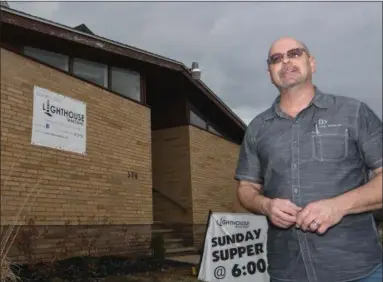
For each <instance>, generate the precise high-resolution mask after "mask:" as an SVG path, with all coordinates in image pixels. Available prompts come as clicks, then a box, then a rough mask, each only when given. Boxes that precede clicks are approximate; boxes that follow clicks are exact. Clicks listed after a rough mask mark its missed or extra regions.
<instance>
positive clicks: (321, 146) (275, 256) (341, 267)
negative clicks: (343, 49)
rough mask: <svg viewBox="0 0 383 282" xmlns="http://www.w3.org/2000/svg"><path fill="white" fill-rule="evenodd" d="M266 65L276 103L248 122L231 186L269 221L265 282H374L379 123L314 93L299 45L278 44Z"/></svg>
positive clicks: (362, 109) (360, 106)
mask: <svg viewBox="0 0 383 282" xmlns="http://www.w3.org/2000/svg"><path fill="white" fill-rule="evenodd" d="M267 65H268V73H269V75H270V79H271V82H272V83H273V84H274V85H275V87H276V88H277V89H278V91H279V95H278V97H277V99H276V100H275V102H274V103H273V105H271V107H270V108H269V109H267V110H266V111H264V112H263V113H261V114H259V115H258V116H256V117H255V118H254V119H253V120H252V121H251V122H250V124H249V126H248V128H247V131H246V134H245V137H244V141H243V143H242V146H241V150H240V153H239V160H238V165H237V169H236V173H235V179H237V180H238V183H239V184H238V197H239V200H240V203H241V204H242V206H243V207H244V208H246V209H247V210H249V211H251V212H254V213H258V214H263V215H265V216H267V218H268V221H269V233H268V244H267V251H268V262H269V274H270V277H271V281H273V282H274V281H296V282H306V281H307V282H341V281H363V282H375V281H376V282H378V281H379V282H381V281H382V265H381V263H382V246H381V245H380V242H379V236H378V232H377V229H376V226H375V222H374V218H373V215H372V212H373V211H375V210H377V209H381V208H382V122H381V120H380V119H379V118H378V117H377V116H376V114H375V113H374V112H373V111H372V110H371V109H370V108H369V107H368V106H367V105H366V104H364V103H363V102H360V101H357V100H355V99H352V98H349V97H344V96H339V95H334V94H326V93H323V92H322V91H321V90H319V88H318V87H317V86H316V85H314V84H313V82H312V77H313V73H314V72H315V69H316V65H315V59H314V57H313V56H312V55H311V54H310V52H309V50H308V49H307V47H306V46H305V45H304V44H303V43H302V42H300V41H298V40H295V39H293V38H281V39H279V40H277V41H275V42H274V43H273V44H272V46H271V48H270V51H269V54H268V58H267ZM369 171H373V172H374V175H375V177H374V178H373V179H371V180H369V178H368V174H369Z"/></svg>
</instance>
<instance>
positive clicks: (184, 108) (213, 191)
mask: <svg viewBox="0 0 383 282" xmlns="http://www.w3.org/2000/svg"><path fill="white" fill-rule="evenodd" d="M1 24H2V28H1V30H2V32H1V197H2V199H1V206H2V207H1V225H2V226H4V227H6V226H9V225H12V224H14V222H15V218H20V222H21V223H22V224H24V223H25V222H26V221H27V222H29V223H31V222H32V223H33V226H38V227H39V228H40V229H39V230H40V231H39V232H37V233H38V234H39V235H38V236H37V235H35V237H34V238H35V239H36V240H37V241H38V240H40V241H39V242H40V243H39V244H38V247H35V251H34V258H35V259H39V260H40V259H41V260H44V259H49V258H47V257H48V255H47V254H52V252H56V251H57V244H58V243H57V241H58V240H60V239H62V238H63V236H64V235H62V234H64V233H65V232H64V231H63V230H64V229H65V228H69V227H72V231H70V232H69V231H67V232H66V233H65V234H66V235H65V236H67V237H70V236H72V237H76V236H75V235H73V234H75V233H76V232H77V233H78V234H82V233H81V232H84V231H83V230H82V229H81V228H82V227H83V226H87V227H89V226H92V228H96V229H97V228H98V231H97V232H98V233H97V232H96V235H97V236H98V237H97V238H99V241H98V244H99V246H98V247H97V248H96V247H95V248H94V249H97V251H94V252H97V253H98V254H100V253H104V254H105V253H106V254H116V253H125V252H127V250H128V249H129V250H132V247H131V245H130V247H126V246H127V243H126V242H127V241H126V240H127V239H126V238H127V237H129V238H136V239H137V237H134V236H136V235H137V233H139V234H141V235H142V236H141V237H142V238H145V240H143V241H145V242H146V243H147V242H148V241H147V240H146V239H148V238H149V239H150V237H151V236H152V234H153V233H152V231H153V226H154V225H155V224H158V225H163V226H168V225H170V224H173V225H174V226H189V228H184V227H183V228H180V229H181V230H182V234H183V236H184V237H187V238H188V239H190V240H189V242H191V243H189V245H190V244H191V245H192V246H193V247H199V246H200V244H201V240H202V239H203V238H202V237H203V232H204V228H205V224H206V220H207V216H208V212H209V210H213V211H230V212H235V211H242V209H241V208H240V207H239V204H238V202H237V199H236V194H235V185H236V183H235V182H234V180H233V173H234V169H235V165H236V162H237V156H238V150H239V145H240V144H241V142H242V138H243V135H244V132H245V128H246V126H245V124H244V123H243V122H242V121H241V120H240V119H239V118H238V117H237V116H236V115H235V114H234V113H233V112H232V111H231V110H230V109H229V108H228V107H227V106H226V105H225V104H224V103H223V102H222V101H220V100H219V98H218V97H217V96H216V95H215V94H214V93H213V92H212V91H211V90H210V89H209V88H208V87H207V86H206V85H205V84H204V83H203V82H202V81H201V80H200V79H195V78H193V76H192V74H191V71H190V69H189V68H187V67H186V66H185V65H184V64H182V63H180V62H176V61H173V60H171V59H168V58H164V57H161V56H159V55H156V54H151V53H149V52H146V51H144V50H139V49H136V48H134V47H131V46H126V45H124V44H121V43H119V42H113V41H111V40H108V39H106V38H102V37H100V36H97V35H94V34H93V33H92V32H90V31H89V29H87V27H86V26H84V25H81V26H79V27H78V28H71V27H67V26H63V25H59V24H57V23H54V22H50V21H47V20H44V19H41V18H37V17H34V16H32V15H28V14H24V13H21V12H18V11H15V10H12V9H10V8H8V7H1ZM39 93H40V94H39ZM41 93H43V94H41ZM39 95H40V96H39ZM44 95H48V96H44ZM39 97H40V98H39ZM41 97H51V100H49V99H48V98H41ZM52 97H53V98H52ZM54 97H56V98H54ZM57 97H59V98H57ZM55 99H59V100H60V99H62V100H63V101H64V100H65V101H66V102H65V103H66V104H65V103H64V102H62V104H61V105H64V104H65V105H72V104H73V105H75V106H73V107H74V108H72V110H73V109H76V110H77V117H78V116H80V115H81V116H82V118H83V119H82V120H81V121H80V123H81V124H79V123H77V124H76V122H74V124H71V126H69V125H68V124H66V125H63V124H61V125H59V122H56V123H55V122H53V120H54V119H53V118H51V115H52V114H56V115H58V114H61V115H62V116H64V115H65V114H68V112H65V111H66V110H68V109H61V112H60V108H59V107H58V106H57V105H58V104H57V103H58V102H57V101H56V100H55ZM60 101H61V100H60ZM68 101H69V102H68ZM56 102H57V103H56ZM55 103H56V106H55V105H54V104H55ZM71 103H72V104H71ZM52 107H53V108H52ZM47 109H48V110H47ZM49 109H51V111H53V112H50V113H49ZM52 109H53V110H52ZM47 111H48V113H47ZM73 112H75V110H73ZM80 112H81V113H80ZM47 114H50V116H49V117H48V116H47ZM44 117H45V118H44ZM70 118H71V119H72V121H73V120H74V119H76V115H74V116H73V115H72V116H71V117H70ZM57 120H58V119H56V121H57ZM67 120H70V119H69V118H68V119H67ZM50 121H52V122H50ZM39 122H40V123H39ZM41 122H42V123H41ZM60 126H64V127H65V128H67V129H66V130H64V132H66V133H67V134H69V135H70V134H72V135H70V136H69V135H68V136H69V137H68V136H64V137H63V136H61V137H60V136H58V135H59V134H58V133H57V131H55V127H56V128H62V127H60ZM79 126H80V127H81V126H82V127H81V128H82V129H81V130H83V131H81V133H76V131H74V132H73V131H71V130H75V129H76V130H80V129H79V128H80V127H79ZM40 127H41V128H40ZM74 128H75V129H74ZM39 132H40V133H41V132H45V133H44V134H45V135H43V134H42V133H41V134H40V133H39ZM52 132H53V133H52ZM54 132H56V133H54ZM79 132H80V131H79ZM39 134H40V135H39ZM63 134H64V133H63ZM76 134H77V135H76ZM64 135H65V134H64ZM80 135H81V136H80ZM60 138H61V139H60ZM76 138H77V139H76ZM52 140H53V141H52ZM54 140H58V141H57V142H58V143H55V141H54ZM60 140H61V141H60ZM65 140H66V141H65ZM73 140H74V141H73ZM76 140H79V141H78V142H77V141H76ZM79 144H82V145H81V146H82V147H81V146H80V145H79ZM76 150H77V151H76ZM28 197H29V198H28ZM25 199H27V200H26V204H25V207H24V210H23V212H22V213H21V215H20V216H19V217H18V216H17V215H18V211H19V210H20V207H21V206H23V202H24V201H25ZM20 222H19V223H20ZM30 225H31V224H30ZM30 225H29V228H31V226H30ZM68 226H69V227H68ZM74 226H75V228H74V229H73V227H74ZM24 227H25V228H28V226H24ZM24 227H23V228H24ZM101 227H102V228H106V227H108V228H114V229H113V230H114V231H113V232H111V231H110V230H111V229H108V230H106V231H105V232H106V233H104V235H105V234H107V235H105V236H101V235H100V231H99V229H100V228H101ZM25 228H24V229H25ZM65 230H67V229H65ZM73 230H75V231H73ZM23 232H24V231H23ZM63 232H64V233H63ZM180 232H181V231H180ZM57 234H61V235H57ZM111 234H114V235H115V236H116V237H115V238H114V237H113V236H114V235H113V236H112V235H111ZM127 234H128V235H129V236H128V235H127ZM132 234H133V235H134V234H135V235H134V236H133V235H132ZM37 237H38V238H37ZM79 237H81V236H79V235H78V236H77V237H76V238H77V240H79V239H78V238H79ZM88 237H89V236H88ZM101 237H102V238H101ZM47 240H48V241H47ZM124 240H125V241H124ZM88 241H89V240H88ZM133 241H134V240H131V241H130V244H132V242H133ZM136 241H137V240H136ZM17 242H18V241H17V240H16V243H17ZM81 242H83V241H78V242H77V245H76V243H70V244H69V245H70V249H71V250H72V251H73V252H72V253H71V255H73V254H77V253H78V252H79V248H80V247H84V248H87V249H88V253H90V251H89V248H90V247H89V246H88V245H87V246H84V243H81ZM145 242H144V243H143V245H145V244H146V243H145ZM16 243H15V244H16ZM88 243H89V242H88ZM61 244H63V243H62V242H61ZM89 244H90V243H89ZM19 245H20V246H21V247H18V248H17V247H14V248H13V249H12V252H11V254H12V256H13V258H15V259H16V260H19V261H21V260H25V259H28V258H27V257H28V254H26V253H25V250H24V251H23V247H22V243H20V242H19ZM85 245H86V244H85ZM121 246H125V247H126V248H122V247H121ZM36 248H37V249H36ZM24 249H25V248H24ZM83 251H84V250H83ZM85 251H86V250H85ZM65 254H66V253H65ZM65 254H63V256H65Z"/></svg>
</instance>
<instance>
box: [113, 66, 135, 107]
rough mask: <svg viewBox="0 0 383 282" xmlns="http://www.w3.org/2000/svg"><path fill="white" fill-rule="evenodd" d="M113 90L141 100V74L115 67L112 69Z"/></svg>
mask: <svg viewBox="0 0 383 282" xmlns="http://www.w3.org/2000/svg"><path fill="white" fill-rule="evenodd" d="M111 90H113V91H115V92H117V93H120V94H122V95H124V96H126V97H129V98H131V99H134V100H136V101H141V83H140V74H139V73H138V72H134V71H130V70H126V69H120V68H115V67H113V68H112V69H111Z"/></svg>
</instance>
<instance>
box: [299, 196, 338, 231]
mask: <svg viewBox="0 0 383 282" xmlns="http://www.w3.org/2000/svg"><path fill="white" fill-rule="evenodd" d="M343 216H344V214H343V212H342V210H341V209H339V208H338V205H336V204H335V201H334V200H332V199H326V200H320V201H317V202H313V203H310V204H308V205H307V206H306V207H305V208H304V209H303V210H302V211H301V212H300V213H299V214H298V216H297V221H296V227H297V228H301V229H302V230H303V231H307V230H310V231H312V232H317V233H319V234H323V233H325V232H326V231H327V229H328V228H330V227H331V226H334V225H336V224H338V223H339V222H340V221H341V220H342V218H343Z"/></svg>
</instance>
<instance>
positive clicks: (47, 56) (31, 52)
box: [24, 46, 69, 71]
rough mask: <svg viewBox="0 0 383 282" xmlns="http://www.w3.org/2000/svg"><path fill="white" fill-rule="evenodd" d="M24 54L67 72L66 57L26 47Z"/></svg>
mask: <svg viewBox="0 0 383 282" xmlns="http://www.w3.org/2000/svg"><path fill="white" fill-rule="evenodd" d="M24 54H25V55H27V56H30V57H32V58H34V59H36V60H38V61H41V62H43V63H46V64H48V65H50V66H52V67H55V68H58V69H62V70H64V71H68V61H69V59H68V56H65V55H62V54H59V53H53V52H49V51H45V50H42V49H37V48H33V47H28V46H26V47H24Z"/></svg>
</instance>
